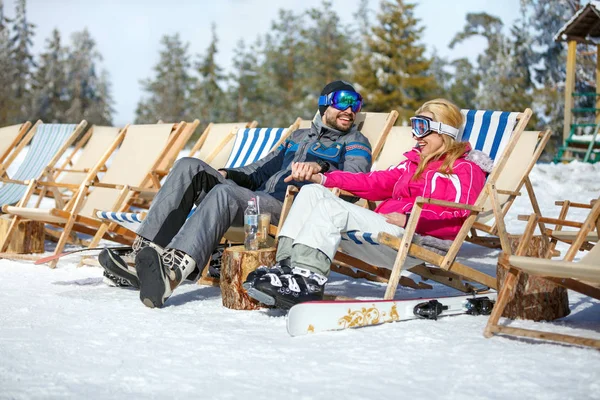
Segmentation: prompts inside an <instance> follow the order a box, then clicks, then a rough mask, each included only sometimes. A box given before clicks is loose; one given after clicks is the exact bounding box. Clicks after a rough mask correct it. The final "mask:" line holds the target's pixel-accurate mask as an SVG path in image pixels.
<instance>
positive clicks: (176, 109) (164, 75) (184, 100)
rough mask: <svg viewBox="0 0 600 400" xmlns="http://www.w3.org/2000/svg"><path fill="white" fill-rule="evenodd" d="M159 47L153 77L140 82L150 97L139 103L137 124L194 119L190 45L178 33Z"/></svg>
mask: <svg viewBox="0 0 600 400" xmlns="http://www.w3.org/2000/svg"><path fill="white" fill-rule="evenodd" d="M160 44H161V50H160V55H159V61H158V63H157V64H156V65H155V66H154V73H155V76H154V78H152V79H145V80H143V81H141V82H140V84H141V85H142V89H143V90H144V91H145V92H147V94H148V97H147V98H145V99H142V100H140V102H139V103H138V106H137V109H136V118H135V122H136V123H156V121H158V120H159V119H161V120H163V121H165V122H176V121H181V120H188V119H191V118H190V117H191V116H190V101H189V91H190V85H191V83H192V78H191V76H190V73H189V70H190V67H191V64H190V56H189V54H188V49H189V44H188V43H185V44H184V43H183V42H182V41H181V38H180V37H179V34H178V33H177V34H174V35H172V36H169V35H165V36H163V37H162V39H161V42H160Z"/></svg>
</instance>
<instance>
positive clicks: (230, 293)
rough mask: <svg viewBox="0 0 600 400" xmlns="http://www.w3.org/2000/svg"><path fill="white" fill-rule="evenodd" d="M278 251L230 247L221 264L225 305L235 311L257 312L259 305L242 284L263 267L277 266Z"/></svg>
mask: <svg viewBox="0 0 600 400" xmlns="http://www.w3.org/2000/svg"><path fill="white" fill-rule="evenodd" d="M275 253H276V249H275V248H273V247H269V248H267V249H260V250H257V251H246V250H245V249H244V246H233V247H228V248H226V249H225V251H224V252H223V261H222V263H221V297H222V298H223V305H224V306H225V307H227V308H232V309H234V310H256V309H258V308H260V306H259V305H258V303H257V302H256V301H255V300H253V299H251V298H250V297H249V296H248V294H247V293H246V291H245V290H244V288H243V287H242V283H244V281H245V280H246V277H247V276H248V274H249V273H250V272H252V271H254V270H255V269H257V268H258V267H260V266H261V265H268V266H270V265H273V264H275Z"/></svg>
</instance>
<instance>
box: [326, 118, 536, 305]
mask: <svg viewBox="0 0 600 400" xmlns="http://www.w3.org/2000/svg"><path fill="white" fill-rule="evenodd" d="M462 112H463V114H464V115H465V124H464V126H463V127H461V130H460V135H461V140H463V141H469V142H470V143H471V146H472V147H473V148H475V149H477V150H480V151H483V152H485V153H486V154H488V155H489V156H490V157H491V158H492V159H493V160H494V166H493V168H492V171H491V172H490V174H489V175H488V179H487V182H486V186H485V188H484V190H483V191H482V192H481V194H480V195H479V197H478V199H477V201H476V203H475V205H473V206H470V205H464V204H456V206H457V207H459V208H463V209H468V210H470V211H471V214H470V215H469V217H467V219H466V221H465V222H464V224H463V226H462V228H461V230H460V232H459V234H458V235H457V237H456V239H455V240H454V241H440V240H434V239H432V238H429V237H426V236H420V235H417V234H416V233H415V228H416V225H417V221H418V218H419V215H420V214H421V210H422V207H423V204H425V203H427V202H436V201H437V200H435V199H423V198H418V199H417V202H416V203H415V206H414V207H413V209H412V211H411V214H410V218H409V221H408V223H407V225H406V229H405V234H404V235H403V236H402V237H401V238H398V237H393V236H391V235H388V234H386V233H379V232H346V233H344V234H342V241H341V243H340V248H341V252H338V254H336V257H335V260H334V264H335V263H336V262H341V264H340V265H342V266H344V267H346V268H347V267H348V266H350V267H353V268H357V269H362V270H364V271H367V272H369V273H372V274H373V273H374V274H375V275H379V276H380V277H384V278H386V279H388V287H387V290H386V294H385V298H386V299H392V298H394V296H395V293H396V288H397V286H398V283H399V282H400V281H401V279H403V278H406V277H403V278H401V276H400V275H401V272H402V271H403V269H404V270H405V271H409V272H411V273H414V274H417V275H420V276H421V277H423V278H426V279H431V280H433V281H436V282H439V283H442V284H444V285H447V286H450V287H453V288H454V289H458V290H461V291H465V292H468V291H472V290H473V289H474V288H475V286H474V285H473V283H475V284H479V286H481V285H483V286H484V287H488V288H493V289H495V288H496V287H497V284H496V279H495V277H492V276H490V275H488V274H486V273H484V272H481V271H479V270H478V269H475V268H472V267H469V266H467V265H464V264H461V263H459V262H458V261H456V256H457V254H458V250H459V249H460V247H461V245H462V243H463V242H464V241H465V239H466V238H467V235H468V234H469V232H470V231H471V229H472V228H473V224H474V223H475V222H476V221H477V218H478V217H479V214H480V213H485V212H486V211H490V210H491V213H492V215H493V216H494V217H495V218H496V219H497V220H498V221H497V222H496V224H497V230H496V232H498V234H499V235H500V239H499V240H500V242H501V244H502V249H503V250H504V251H507V250H508V251H509V254H510V243H509V242H508V237H507V233H506V230H505V227H504V223H503V214H502V211H501V209H500V203H499V200H498V195H499V193H500V194H503V195H505V194H506V195H509V196H514V195H516V194H515V193H514V189H515V188H514V187H513V188H507V189H504V188H496V184H497V183H498V182H499V181H501V180H502V178H503V176H504V175H505V174H506V173H507V172H508V173H509V174H510V173H511V172H510V167H511V166H510V165H509V164H508V163H507V161H508V160H509V159H511V158H512V157H513V152H514V151H515V149H516V147H517V144H518V143H520V141H521V140H522V139H521V137H522V136H523V135H522V134H523V131H524V129H525V126H526V124H527V122H528V121H529V119H530V117H531V110H530V109H526V110H525V111H524V112H522V113H507V112H494V111H474V110H463V111H462ZM531 136H533V137H534V140H533V142H534V143H538V140H537V138H538V133H537V132H535V134H534V135H531ZM531 136H528V138H531ZM545 138H546V139H547V137H545ZM544 144H545V143H544ZM538 147H539V146H538ZM538 147H535V146H533V149H531V148H529V150H528V151H533V152H534V154H535V155H537V156H538V157H539V154H541V150H542V149H539V148H538ZM521 157H522V155H521ZM529 160H530V159H529V158H528V161H529ZM528 165H529V164H528ZM529 171H530V169H527V170H526V171H525V172H523V171H522V170H521V171H520V176H519V179H517V184H516V186H518V187H520V185H522V182H523V181H524V180H525V179H526V178H527V174H528V173H529ZM507 248H508V249H507ZM399 249H401V251H399ZM424 262H427V263H428V264H431V265H433V266H434V267H430V266H425V265H424ZM365 265H366V268H365ZM390 269H391V272H390ZM333 270H337V269H335V268H334V269H333Z"/></svg>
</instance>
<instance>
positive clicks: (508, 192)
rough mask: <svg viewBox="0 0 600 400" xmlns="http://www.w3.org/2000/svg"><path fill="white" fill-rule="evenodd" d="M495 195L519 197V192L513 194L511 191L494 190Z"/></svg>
mask: <svg viewBox="0 0 600 400" xmlns="http://www.w3.org/2000/svg"><path fill="white" fill-rule="evenodd" d="M496 193H498V194H503V195H506V196H520V195H521V192H513V191H512V190H502V189H496Z"/></svg>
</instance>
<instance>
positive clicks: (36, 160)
mask: <svg viewBox="0 0 600 400" xmlns="http://www.w3.org/2000/svg"><path fill="white" fill-rule="evenodd" d="M86 125H87V122H86V121H82V122H81V123H79V125H74V124H40V125H39V126H38V127H37V129H36V132H34V134H33V135H32V136H33V138H32V140H31V146H30V148H29V151H28V152H27V155H26V156H25V159H24V160H23V162H22V163H21V165H20V166H19V169H18V170H17V171H16V172H15V174H14V175H13V176H11V177H10V179H5V178H0V182H3V184H2V186H1V187H0V206H2V205H11V204H16V203H17V202H19V201H20V200H21V198H22V197H23V195H24V194H25V192H26V191H27V184H28V183H27V182H26V181H29V180H31V179H37V180H45V179H46V178H51V176H45V175H46V174H47V173H48V171H49V169H51V168H52V167H54V166H55V165H57V163H58V161H59V159H60V157H61V156H62V155H63V153H64V152H65V151H66V150H67V149H68V148H69V146H70V145H71V144H72V143H73V142H74V141H75V139H76V138H77V136H78V135H79V134H80V133H81V132H82V131H83V129H84V128H85V126H86ZM28 136H29V135H28Z"/></svg>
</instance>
